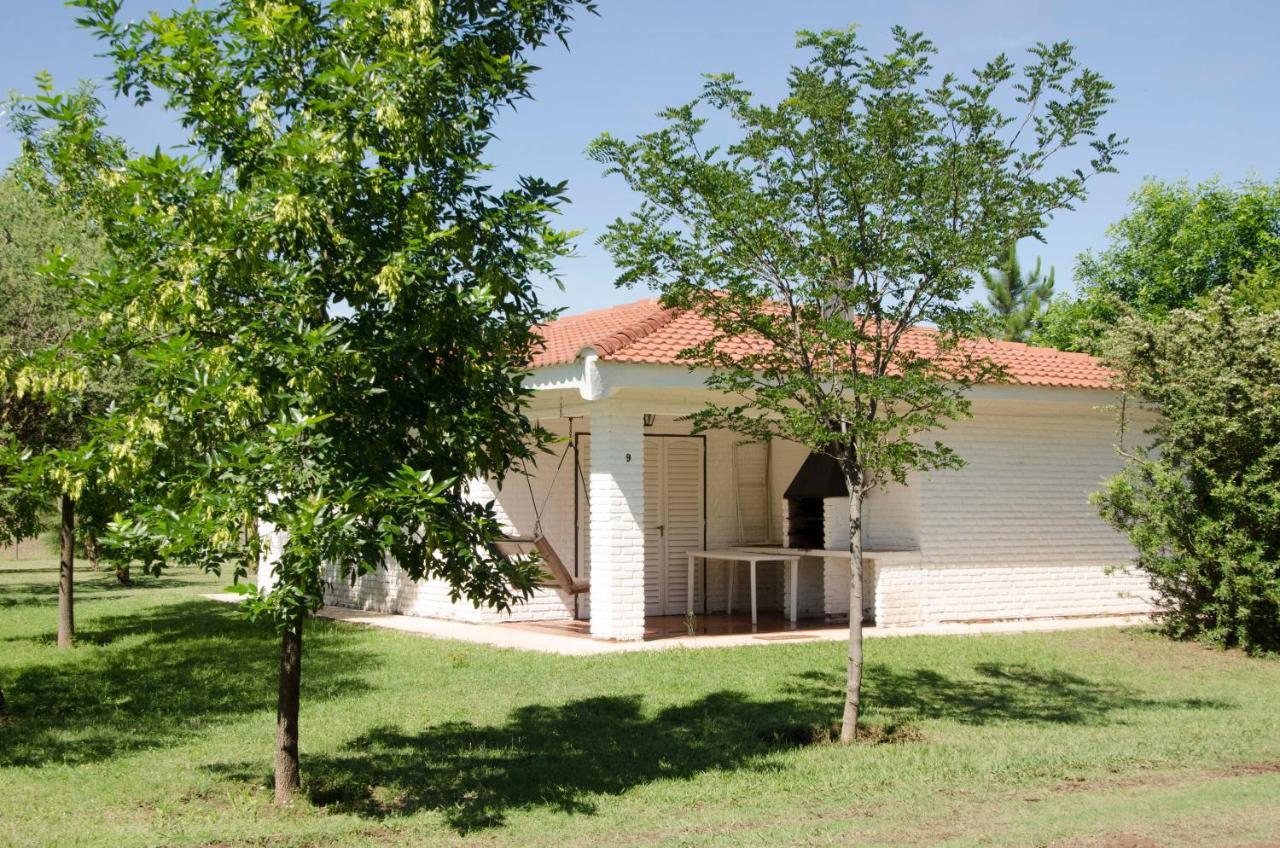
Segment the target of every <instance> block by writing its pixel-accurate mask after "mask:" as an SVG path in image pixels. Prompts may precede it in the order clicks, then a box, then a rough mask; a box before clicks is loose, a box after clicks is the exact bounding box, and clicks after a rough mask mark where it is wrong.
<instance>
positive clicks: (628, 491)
mask: <svg viewBox="0 0 1280 848" xmlns="http://www.w3.org/2000/svg"><path fill="white" fill-rule="evenodd" d="M590 490H591V494H590V497H591V531H590V532H591V635H592V637H594V638H596V639H628V640H630V639H642V638H644V417H643V413H642V412H641V410H640V409H638V408H637V409H634V410H632V409H628V408H627V406H626V405H625V404H623V403H620V402H619V401H617V400H615V399H602V400H599V401H597V402H595V403H593V404H592V405H591V477H590Z"/></svg>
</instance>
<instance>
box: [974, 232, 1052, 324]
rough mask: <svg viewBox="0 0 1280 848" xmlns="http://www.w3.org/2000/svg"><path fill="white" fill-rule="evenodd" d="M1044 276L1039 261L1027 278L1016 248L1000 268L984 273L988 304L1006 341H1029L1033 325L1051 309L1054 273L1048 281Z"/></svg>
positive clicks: (1013, 248) (1016, 247)
mask: <svg viewBox="0 0 1280 848" xmlns="http://www.w3.org/2000/svg"><path fill="white" fill-rule="evenodd" d="M1040 273H1041V272H1040V260H1039V259H1037V260H1036V267H1035V268H1034V269H1033V270H1032V271H1031V273H1030V274H1028V275H1025V276H1024V275H1023V273H1022V264H1021V263H1020V262H1019V261H1018V246H1017V245H1016V244H1011V245H1009V252H1008V253H1007V254H1006V255H1005V257H1004V258H1003V259H1002V260H1001V262H1000V264H999V265H996V266H995V267H992V268H989V269H987V270H985V271H983V272H982V284H983V286H985V287H986V289H987V303H988V304H989V305H990V307H991V310H992V312H994V313H995V318H996V320H997V323H998V326H999V328H1000V334H1001V337H1002V338H1004V339H1006V340H1008V341H1012V342H1024V341H1026V340H1027V334H1028V333H1029V332H1030V330H1031V325H1032V324H1033V323H1034V322H1035V320H1036V319H1037V318H1038V317H1039V316H1040V313H1041V312H1043V311H1044V308H1045V306H1047V305H1048V303H1049V298H1050V297H1052V295H1053V269H1052V268H1050V269H1049V275H1048V276H1047V277H1041V276H1040Z"/></svg>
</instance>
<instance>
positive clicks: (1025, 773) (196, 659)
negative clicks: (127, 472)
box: [0, 561, 1280, 848]
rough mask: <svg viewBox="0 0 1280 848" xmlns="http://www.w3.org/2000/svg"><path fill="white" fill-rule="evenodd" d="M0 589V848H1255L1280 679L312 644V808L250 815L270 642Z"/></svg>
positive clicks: (110, 598)
mask: <svg viewBox="0 0 1280 848" xmlns="http://www.w3.org/2000/svg"><path fill="white" fill-rule="evenodd" d="M54 576H55V575H54V570H53V564H52V563H51V562H48V561H40V562H16V563H15V562H6V563H2V564H0V687H2V688H3V690H4V694H5V696H6V698H7V699H8V716H7V717H6V718H4V719H0V722H3V723H2V724H0V844H5V845H22V846H28V845H30V846H38V845H50V846H55V845H56V846H72V845H113V846H115V845H217V846H230V845H269V846H303V845H306V846H329V845H352V846H356V845H359V846H364V845H455V844H468V843H472V842H474V843H477V844H486V845H505V844H515V845H522V846H556V848H560V846H584V848H585V846H600V845H657V844H663V845H710V844H717V845H786V844H806V845H826V844H831V845H955V846H960V845H1055V844H1062V845H1072V846H1076V845H1099V846H1120V845H1151V844H1157V845H1205V846H1208V845H1213V846H1218V845H1266V844H1275V843H1276V842H1277V840H1280V803H1277V799H1280V709H1277V703H1278V702H1280V662H1276V661H1273V660H1258V659H1248V658H1246V657H1243V656H1240V655H1238V654H1224V653H1221V652H1215V651H1212V650H1207V649H1204V648H1200V647H1197V646H1194V645H1182V644H1170V643H1168V642H1165V641H1163V640H1161V639H1160V638H1158V637H1156V636H1154V635H1152V634H1150V633H1147V632H1142V631H1135V630H1130V631H1114V630H1094V631H1083V632H1075V633H1061V634H1043V635H1024V636H990V637H968V638H955V637H951V638H947V637H919V638H903V639H883V640H872V641H870V642H869V643H868V646H867V654H868V662H869V665H868V669H867V686H866V690H865V691H866V701H867V702H868V704H869V705H870V709H869V713H870V714H869V716H868V719H869V721H870V722H872V723H873V724H874V725H876V726H878V727H886V726H892V727H895V728H897V732H896V734H895V735H894V736H893V738H895V739H897V740H898V741H895V742H892V743H883V744H863V745H859V746H857V747H855V748H852V749H842V748H840V747H837V746H832V745H823V744H817V745H802V744H800V742H799V741H798V740H800V739H801V738H802V737H804V736H805V734H804V733H803V732H800V730H799V729H802V728H805V727H811V726H817V725H821V724H823V723H825V722H828V721H830V720H831V719H833V718H835V717H836V715H837V710H838V705H839V703H840V688H841V684H842V674H841V657H842V646H841V645H839V644H788V645H777V644H775V645H771V646H768V647H754V648H736V649H722V650H697V651H691V650H672V651H663V652H655V653H643V654H620V655H614V656H605V657H585V658H577V657H564V658H559V657H547V656H541V655H535V654H526V653H517V652H511V651H501V650H496V649H492V648H486V647H481V646H477V645H469V644H461V643H453V642H442V641H433V640H428V639H422V638H417V637H413V636H409V635H404V634H398V633H390V632H382V631H374V630H365V629H360V628H355V627H350V626H344V625H337V624H332V623H328V622H316V623H314V624H312V625H309V626H308V630H307V635H306V648H305V654H304V661H303V687H304V691H303V713H302V733H303V737H302V744H303V769H304V780H305V781H306V790H307V793H308V800H307V801H306V802H305V803H300V804H298V805H296V806H295V807H294V808H292V809H286V810H277V809H274V808H273V807H272V805H271V794H270V791H269V790H268V789H267V781H268V780H269V776H270V759H271V741H272V733H273V729H274V689H275V667H274V661H275V640H274V638H272V637H271V636H270V634H268V633H267V632H265V631H264V630H263V629H261V628H259V627H257V626H254V625H250V624H247V623H245V622H243V621H240V620H239V619H237V618H236V616H235V610H234V608H232V607H229V606H226V605H223V604H218V603H213V602H210V601H206V600H202V599H200V598H199V597H198V595H199V593H201V592H207V591H214V590H217V589H219V588H220V587H221V585H222V583H221V582H219V581H218V580H216V579H213V578H206V577H204V576H199V575H191V574H183V573H175V574H174V575H173V576H170V577H166V578H164V579H160V580H141V581H139V583H138V585H136V586H135V587H131V588H120V587H116V586H114V585H113V579H112V578H111V577H110V576H109V575H105V574H93V573H91V572H87V571H85V572H84V573H82V575H81V577H82V580H81V582H80V584H79V589H78V591H79V597H78V607H77V617H78V624H79V635H80V646H79V647H78V648H77V649H75V650H74V651H72V652H59V651H58V650H57V649H56V648H55V647H54V645H53V635H54V630H53V628H54V623H55V621H54V610H55V602H56V595H55V588H54Z"/></svg>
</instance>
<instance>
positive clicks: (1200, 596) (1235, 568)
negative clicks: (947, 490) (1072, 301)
mask: <svg viewBox="0 0 1280 848" xmlns="http://www.w3.org/2000/svg"><path fill="white" fill-rule="evenodd" d="M1108 358H1109V360H1110V363H1111V364H1112V365H1113V366H1114V367H1115V368H1116V369H1117V371H1118V373H1119V374H1120V375H1121V378H1122V385H1123V387H1124V389H1125V391H1126V392H1127V393H1128V394H1129V395H1131V396H1132V397H1133V399H1134V400H1136V401H1138V402H1140V403H1141V404H1142V406H1143V408H1144V409H1147V410H1149V411H1150V412H1152V413H1154V414H1155V415H1156V416H1158V417H1156V419H1155V422H1154V423H1153V424H1152V425H1151V428H1150V430H1149V431H1148V432H1149V434H1150V436H1151V441H1150V444H1146V445H1139V446H1137V447H1134V448H1133V449H1132V450H1131V451H1130V452H1129V453H1128V458H1129V460H1130V461H1129V464H1128V465H1127V466H1126V468H1125V470H1124V471H1123V472H1122V473H1121V474H1120V475H1118V476H1117V477H1115V478H1113V479H1112V480H1111V481H1110V482H1109V484H1108V486H1107V488H1106V490H1105V491H1104V492H1102V493H1100V494H1099V496H1098V498H1097V502H1098V504H1099V506H1100V509H1101V512H1102V515H1103V517H1104V518H1105V519H1106V520H1107V521H1108V522H1110V523H1111V524H1112V525H1113V526H1115V527H1117V528H1119V529H1121V530H1123V531H1125V532H1126V533H1128V535H1129V538H1130V540H1131V541H1132V542H1133V544H1134V546H1135V547H1136V548H1137V551H1138V558H1137V565H1138V567H1139V568H1141V569H1142V570H1143V571H1145V572H1146V573H1147V574H1148V575H1149V576H1150V577H1151V583H1152V586H1153V587H1154V588H1155V589H1156V590H1157V591H1158V593H1159V598H1160V603H1161V606H1162V613H1163V622H1164V625H1165V627H1166V628H1167V629H1168V630H1169V631H1170V632H1171V633H1172V634H1174V635H1176V636H1180V637H1194V638H1200V639H1205V640H1207V641H1211V642H1214V643H1216V644H1220V645H1223V646H1227V647H1236V646H1239V647H1244V648H1246V649H1248V650H1250V651H1276V650H1280V324H1278V323H1277V322H1276V320H1275V317H1274V316H1273V315H1267V314H1264V313H1259V312H1257V311H1256V310H1255V309H1253V308H1252V307H1250V306H1248V305H1241V304H1237V303H1233V302H1232V300H1231V297H1230V294H1229V293H1228V292H1225V291H1219V292H1217V293H1215V294H1214V295H1212V296H1211V299H1210V303H1209V305H1208V306H1207V307H1205V308H1203V309H1200V310H1190V309H1184V310H1175V311H1174V312H1171V313H1170V314H1169V316H1168V320H1166V321H1157V320H1151V319H1146V320H1144V319H1140V318H1129V319H1127V320H1126V321H1124V322H1122V323H1121V325H1120V327H1119V328H1118V330H1117V332H1116V334H1115V337H1114V339H1112V343H1111V346H1110V347H1109V350H1108Z"/></svg>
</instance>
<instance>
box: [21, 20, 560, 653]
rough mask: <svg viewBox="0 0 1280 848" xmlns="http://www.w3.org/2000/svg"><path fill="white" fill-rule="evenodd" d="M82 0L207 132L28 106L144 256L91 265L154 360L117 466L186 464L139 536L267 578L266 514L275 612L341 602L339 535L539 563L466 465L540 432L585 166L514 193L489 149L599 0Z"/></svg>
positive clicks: (345, 566) (123, 236) (31, 136)
mask: <svg viewBox="0 0 1280 848" xmlns="http://www.w3.org/2000/svg"><path fill="white" fill-rule="evenodd" d="M77 5H79V6H80V7H81V8H82V9H83V10H84V12H85V16H86V17H85V21H84V22H85V23H86V25H88V26H89V27H90V28H92V29H93V30H95V31H96V32H98V34H99V35H100V36H101V37H102V38H103V39H104V40H105V41H106V43H107V45H108V47H109V51H110V52H109V55H110V57H111V58H112V60H113V61H114V63H115V66H116V73H115V78H114V80H115V85H116V89H117V92H118V93H119V94H120V95H122V96H127V97H130V98H132V99H134V100H135V101H136V102H139V103H142V102H146V101H149V100H151V99H153V98H156V97H160V99H162V100H163V103H164V106H165V108H166V109H169V110H171V111H174V112H176V113H177V114H178V115H179V118H180V119H181V121H182V123H183V125H184V126H185V127H186V128H187V129H188V130H189V132H190V147H191V149H192V150H193V153H192V154H190V155H171V154H169V153H165V152H163V151H156V152H155V153H153V154H145V155H140V156H136V157H132V158H127V159H125V158H123V157H119V158H112V157H110V156H107V155H104V154H103V152H102V151H103V150H110V149H111V146H110V140H109V139H106V138H105V136H104V134H103V129H104V127H103V123H102V119H101V117H100V111H99V110H97V109H96V104H94V103H92V102H89V101H87V100H86V99H85V97H84V96H83V95H60V94H54V93H52V92H51V91H48V90H45V91H44V92H42V93H41V94H40V95H39V96H37V97H35V98H32V99H30V100H28V101H26V102H25V103H24V104H23V105H24V109H23V111H21V112H20V113H19V115H18V120H17V123H18V126H19V128H20V129H21V130H22V131H23V133H24V135H25V137H26V139H27V142H28V146H29V150H30V153H31V155H32V157H33V158H35V159H37V161H41V162H44V163H47V165H48V168H49V174H50V179H51V180H52V181H55V182H57V183H58V186H59V188H60V189H61V190H63V191H69V192H75V193H79V194H83V195H84V196H85V198H86V201H85V202H86V203H87V204H89V205H91V206H92V207H93V208H94V209H95V211H96V212H97V217H98V218H99V219H100V220H103V221H105V222H107V223H106V225H105V234H106V237H107V239H108V240H109V242H110V244H111V246H112V248H113V250H114V251H115V252H116V254H117V262H116V264H115V265H114V266H112V267H111V268H109V269H107V270H106V271H104V272H103V273H101V274H95V275H90V276H89V277H87V278H84V279H81V280H78V281H76V282H78V283H79V288H80V291H81V292H82V293H83V294H84V295H85V296H86V297H87V298H88V303H87V306H88V308H90V309H92V310H94V311H95V312H96V313H97V314H100V315H103V316H109V317H110V318H111V319H112V320H113V321H114V322H116V324H117V326H116V329H118V330H119V332H120V333H121V335H123V336H124V338H123V339H121V340H117V341H116V342H114V345H109V344H107V341H106V340H105V339H104V337H103V335H102V334H98V335H96V336H93V337H85V338H82V339H81V343H84V344H93V345H98V346H99V347H107V348H109V349H111V352H114V349H113V348H114V347H119V346H129V347H130V348H131V349H133V350H135V351H137V353H138V356H139V357H140V359H141V361H142V362H143V367H142V369H141V370H140V374H139V383H140V385H139V392H138V398H137V399H136V400H137V401H138V403H137V404H136V407H135V408H134V409H132V410H131V411H130V414H129V415H121V416H116V417H113V418H112V419H111V420H110V421H109V425H110V427H109V431H104V433H103V435H102V440H103V447H104V449H105V450H106V451H108V452H109V453H110V454H111V455H112V457H113V458H114V467H113V473H118V474H124V475H129V474H135V473H136V472H138V471H140V470H142V469H148V470H153V471H154V472H155V473H156V474H157V476H158V479H157V480H156V481H155V483H154V484H153V486H152V488H151V491H150V492H149V497H148V498H147V499H146V502H145V503H142V504H139V505H138V509H136V510H133V511H132V512H131V513H130V514H129V515H128V516H127V517H126V518H124V519H123V520H122V521H121V522H120V523H119V525H118V527H117V532H116V533H115V535H114V537H113V538H112V539H111V541H112V542H113V543H114V544H116V545H117V546H120V547H122V548H124V549H126V550H129V551H130V552H132V553H135V554H137V555H139V556H140V557H141V558H142V559H143V560H144V562H145V563H146V565H147V567H148V568H149V569H150V570H153V571H154V570H157V569H159V568H160V567H162V566H163V565H164V564H165V563H192V564H198V565H201V566H204V567H206V568H210V569H214V570H218V569H222V568H227V569H228V570H229V571H230V572H231V573H233V574H234V575H235V576H237V577H240V576H243V569H244V566H243V563H244V562H245V560H246V556H245V554H246V546H248V547H250V548H254V549H253V550H249V551H248V553H249V554H251V555H250V556H249V557H248V559H249V560H251V561H252V560H254V559H256V553H257V551H256V548H255V547H254V546H256V545H257V544H258V543H257V541H256V540H255V538H254V536H253V534H249V538H248V539H246V534H244V533H243V532H242V531H243V528H244V525H245V522H246V519H251V520H254V521H258V522H265V523H269V524H271V525H272V526H274V527H275V528H276V529H277V530H278V531H279V532H280V533H281V534H283V537H284V538H285V539H286V541H285V544H284V547H283V552H282V556H281V559H280V562H279V563H277V578H278V579H279V580H280V582H281V591H278V592H273V593H271V595H269V596H267V595H263V596H260V597H258V598H257V599H256V602H255V604H254V611H255V612H256V613H257V614H260V615H264V616H267V617H269V618H270V619H271V620H273V621H274V622H275V623H276V624H277V625H278V626H280V627H281V628H287V627H289V626H291V625H293V624H295V623H296V622H297V621H298V620H300V618H301V617H303V616H305V615H306V614H307V613H308V612H310V611H312V610H314V609H315V608H316V607H318V606H319V604H320V602H321V591H322V586H321V572H320V565H321V564H322V563H332V564H334V565H337V566H340V567H341V569H342V572H343V574H344V575H346V576H354V575H356V574H360V573H365V572H368V571H370V570H372V569H375V568H377V567H378V566H379V565H380V564H381V563H382V561H383V560H384V558H385V557H387V556H394V557H395V559H396V560H397V561H398V562H399V563H400V565H402V566H403V567H404V568H406V569H407V570H408V571H409V572H410V573H412V574H414V575H415V576H421V575H424V574H438V575H440V576H443V577H446V578H447V579H449V580H450V582H451V584H452V585H453V586H454V587H455V590H456V591H458V592H465V593H466V594H467V595H468V596H470V597H471V598H472V599H473V600H475V601H476V602H477V603H481V602H484V603H492V604H496V605H499V606H503V605H506V604H509V603H510V602H511V600H512V596H511V588H512V587H514V589H515V591H516V593H517V594H519V593H520V592H521V591H527V590H528V588H529V586H530V580H531V577H532V574H531V571H530V569H527V568H524V569H521V568H513V567H511V566H510V565H509V564H508V563H506V561H505V560H502V559H500V558H495V557H493V556H491V555H489V554H488V553H487V552H486V548H485V545H484V543H485V542H486V541H487V540H488V539H490V538H492V537H493V536H494V535H496V534H497V532H498V527H497V523H496V518H495V516H494V514H493V512H492V509H491V508H490V507H489V506H486V505H483V504H473V503H470V502H468V501H467V500H466V498H465V496H464V495H465V492H464V488H465V480H466V479H467V478H469V477H472V476H476V475H479V476H485V475H502V474H504V473H505V472H506V470H507V468H508V467H509V465H510V464H511V462H512V460H513V458H518V457H522V456H525V455H527V454H528V453H529V452H530V451H531V450H533V449H534V447H535V446H536V443H537V441H538V437H540V436H541V435H542V434H540V433H538V432H535V430H534V428H533V427H532V426H531V425H530V424H529V423H528V422H527V421H526V419H525V418H524V416H523V414H522V409H523V405H524V402H525V398H526V390H525V389H523V388H522V386H521V372H522V371H523V368H524V364H525V362H527V361H528V358H529V355H530V353H531V350H532V347H533V345H534V344H535V339H536V337H535V336H534V334H533V332H532V328H533V327H534V326H535V325H537V324H538V323H540V322H541V321H543V320H545V319H546V318H547V312H546V310H545V309H543V308H542V307H540V306H539V305H538V302H537V299H536V293H535V289H534V284H533V278H534V277H535V275H537V274H542V273H551V272H552V271H553V268H552V266H551V262H552V260H553V259H554V257H556V256H558V255H559V254H560V253H561V252H563V250H564V247H565V244H566V235H565V234H564V233H562V232H560V231H557V230H555V229H553V228H551V227H550V226H549V225H548V223H547V219H546V216H547V213H548V212H550V211H551V210H553V209H554V207H555V206H556V205H557V204H558V203H559V202H560V198H561V195H562V192H563V186H561V185H553V184H549V183H546V182H543V181H541V180H537V179H524V180H522V181H521V183H520V184H519V185H518V186H516V187H514V188H512V189H509V190H507V191H503V192H501V193H494V192H492V191H491V190H490V189H489V188H488V186H486V185H484V184H482V182H481V181H480V179H479V177H480V176H481V174H482V173H483V172H484V170H485V166H484V165H483V164H482V160H481V158H480V157H481V155H482V154H483V152H484V149H485V145H486V143H487V141H488V139H489V137H490V130H491V126H492V122H493V119H494V116H495V114H496V113H497V112H498V110H500V109H501V108H502V107H504V106H506V105H508V104H511V103H513V102H515V101H516V100H518V99H521V98H523V97H525V96H527V91H528V80H529V75H530V73H531V72H532V70H533V68H532V66H530V65H529V63H528V62H527V60H525V59H524V58H523V54H524V53H525V52H526V51H527V50H529V49H530V48H532V47H536V46H537V45H539V44H541V43H542V41H543V39H544V38H545V37H546V36H547V35H548V34H553V35H557V36H558V35H563V34H564V33H565V32H566V31H567V24H568V21H569V14H570V9H571V7H572V5H573V4H572V3H569V2H550V1H549V0H548V1H546V2H543V1H542V0H539V1H538V2H534V1H533V0H512V2H509V3H504V4H498V5H496V6H495V5H494V4H479V3H470V2H453V3H445V4H442V5H440V6H439V7H435V6H432V5H430V4H419V3H407V2H389V0H358V2H341V3H324V4H322V3H312V2H298V3H261V2H239V0H235V1H234V2H224V3H220V4H217V5H214V6H210V7H193V8H190V9H187V10H185V11H181V12H176V13H174V14H172V15H170V16H155V17H152V18H149V19H147V20H145V21H143V22H141V23H136V24H123V23H121V22H120V21H119V20H118V18H117V15H118V12H119V3H117V2H115V0H83V2H80V3H78V4H77ZM86 161H87V162H99V163H102V166H101V167H97V168H87V167H85V165H84V163H85V162H86ZM51 373H52V374H53V376H57V372H56V371H54V370H53V369H51Z"/></svg>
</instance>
